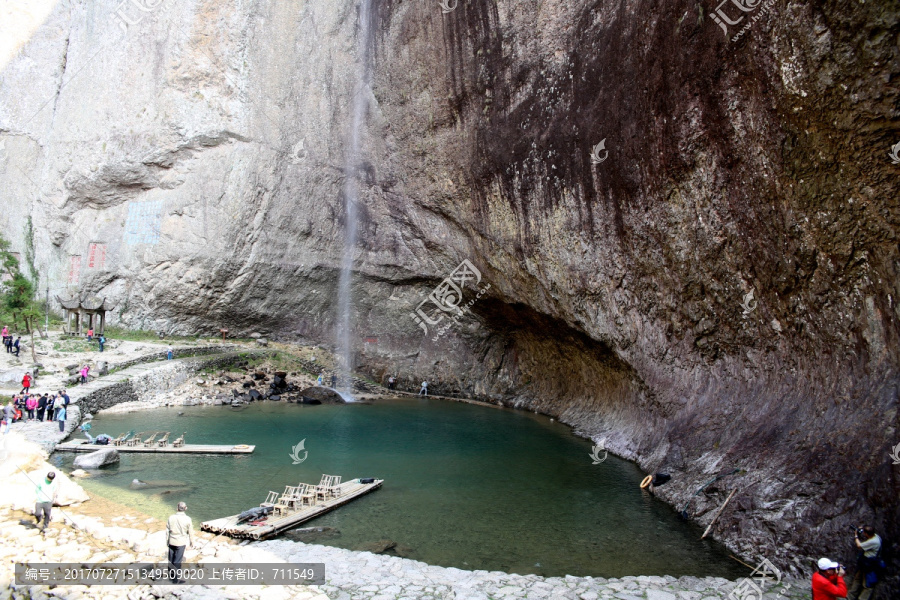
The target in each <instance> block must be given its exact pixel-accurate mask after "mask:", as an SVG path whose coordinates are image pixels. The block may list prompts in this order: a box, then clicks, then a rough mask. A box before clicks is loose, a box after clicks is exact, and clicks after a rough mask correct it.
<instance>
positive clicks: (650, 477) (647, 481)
mask: <svg viewBox="0 0 900 600" xmlns="http://www.w3.org/2000/svg"><path fill="white" fill-rule="evenodd" d="M652 481H653V475H647V476H646V477H644V480H643V481H642V482H641V489H644V488H646V487H647V486H648V485H650V483H651V482H652Z"/></svg>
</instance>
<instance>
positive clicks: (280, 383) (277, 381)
mask: <svg viewBox="0 0 900 600" xmlns="http://www.w3.org/2000/svg"><path fill="white" fill-rule="evenodd" d="M272 385H273V386H275V388H282V389H283V388H286V387H287V381H286V380H285V379H284V377H281V376H280V375H275V378H274V379H273V380H272Z"/></svg>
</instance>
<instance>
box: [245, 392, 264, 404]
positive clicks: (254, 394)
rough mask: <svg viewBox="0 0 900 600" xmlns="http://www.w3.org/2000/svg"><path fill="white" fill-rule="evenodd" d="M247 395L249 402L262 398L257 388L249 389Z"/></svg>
mask: <svg viewBox="0 0 900 600" xmlns="http://www.w3.org/2000/svg"><path fill="white" fill-rule="evenodd" d="M248 395H249V396H250V402H253V401H255V400H261V399H262V394H260V393H259V392H258V391H257V390H250V393H249V394H248Z"/></svg>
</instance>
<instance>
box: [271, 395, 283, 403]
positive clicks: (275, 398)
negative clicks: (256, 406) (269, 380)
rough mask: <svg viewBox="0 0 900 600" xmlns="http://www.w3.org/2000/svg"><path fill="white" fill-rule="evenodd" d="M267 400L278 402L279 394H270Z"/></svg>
mask: <svg viewBox="0 0 900 600" xmlns="http://www.w3.org/2000/svg"><path fill="white" fill-rule="evenodd" d="M269 400H273V401H275V402H278V401H279V400H281V396H278V395H277V394H276V395H272V396H269Z"/></svg>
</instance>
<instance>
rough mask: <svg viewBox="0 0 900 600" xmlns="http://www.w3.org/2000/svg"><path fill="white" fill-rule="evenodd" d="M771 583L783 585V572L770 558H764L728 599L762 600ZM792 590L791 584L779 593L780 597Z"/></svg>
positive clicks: (732, 591) (739, 583)
mask: <svg viewBox="0 0 900 600" xmlns="http://www.w3.org/2000/svg"><path fill="white" fill-rule="evenodd" d="M769 582H771V583H773V584H775V585H777V584H779V583H781V571H779V570H778V567H776V566H775V565H773V564H772V563H771V562H770V561H769V559H768V558H764V559H763V560H762V562H761V563H759V565H758V566H757V567H756V568H755V569H753V572H752V573H750V576H749V577H746V578H744V579H742V580H741V581H739V582H738V584H737V586H736V587H735V588H734V589H733V590H731V592H730V593H729V594H728V597H729V598H731V599H732V600H760V599H761V598H762V597H763V590H764V589H765V587H766V584H767V583H769ZM790 589H791V584H790V583H789V584H787V585H786V586H784V588H783V589H782V590H780V591H779V592H778V596H781V595H783V594H784V593H785V592H787V591H788V590H790Z"/></svg>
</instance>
